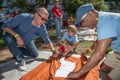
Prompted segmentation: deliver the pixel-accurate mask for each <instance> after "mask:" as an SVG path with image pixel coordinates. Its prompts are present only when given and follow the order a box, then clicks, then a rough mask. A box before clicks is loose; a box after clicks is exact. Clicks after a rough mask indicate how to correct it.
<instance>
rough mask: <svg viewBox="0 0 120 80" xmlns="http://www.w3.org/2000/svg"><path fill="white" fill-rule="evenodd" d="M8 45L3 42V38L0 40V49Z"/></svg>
mask: <svg viewBox="0 0 120 80" xmlns="http://www.w3.org/2000/svg"><path fill="white" fill-rule="evenodd" d="M5 46H6V45H5V43H4V41H3V40H2V38H0V49H1V48H4V47H5Z"/></svg>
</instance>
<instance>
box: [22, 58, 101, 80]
mask: <svg viewBox="0 0 120 80" xmlns="http://www.w3.org/2000/svg"><path fill="white" fill-rule="evenodd" d="M66 60H68V61H71V62H75V63H76V67H75V69H74V71H78V70H79V69H80V68H81V67H82V65H83V64H85V63H86V62H87V58H86V57H85V56H82V57H81V58H75V57H67V58H66ZM59 67H60V64H59V58H58V59H52V58H50V59H48V60H47V61H44V62H43V63H41V64H40V65H39V66H37V67H36V68H35V69H33V70H32V71H30V72H28V73H27V74H25V75H24V76H22V78H21V79H20V80H65V78H64V77H55V72H56V70H57V68H59ZM77 80H99V72H98V66H96V67H95V68H93V69H92V70H91V71H89V72H88V73H87V74H86V75H84V76H83V77H81V78H80V79H77Z"/></svg>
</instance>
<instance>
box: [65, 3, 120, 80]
mask: <svg viewBox="0 0 120 80" xmlns="http://www.w3.org/2000/svg"><path fill="white" fill-rule="evenodd" d="M76 15H77V18H76V20H75V24H80V25H81V26H86V27H88V28H90V29H93V28H96V30H97V37H98V41H97V43H96V46H95V48H94V54H93V55H92V56H91V57H90V59H89V61H88V62H87V63H86V64H85V65H84V66H83V67H82V68H81V69H80V70H79V71H77V72H71V73H70V74H69V75H68V77H67V79H68V80H71V79H77V78H80V77H81V76H83V75H84V74H86V73H88V72H89V71H90V70H91V69H92V68H94V67H95V66H96V65H97V64H99V62H100V61H101V60H102V59H103V58H104V56H105V51H106V50H107V48H108V47H109V46H110V47H111V49H112V51H110V52H109V54H108V55H107V56H106V59H105V61H104V62H103V63H102V65H101V70H102V71H105V72H108V73H109V74H108V76H106V79H105V80H111V79H112V80H120V74H119V72H120V24H119V23H120V14H118V13H111V12H98V11H96V10H95V9H94V7H93V5H92V4H85V5H82V6H80V7H79V8H78V10H77V12H76Z"/></svg>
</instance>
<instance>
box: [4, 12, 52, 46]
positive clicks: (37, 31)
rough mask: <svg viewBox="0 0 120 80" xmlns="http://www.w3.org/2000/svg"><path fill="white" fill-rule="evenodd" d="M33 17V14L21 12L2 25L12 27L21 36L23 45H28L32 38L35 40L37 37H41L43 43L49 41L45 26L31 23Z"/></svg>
mask: <svg viewBox="0 0 120 80" xmlns="http://www.w3.org/2000/svg"><path fill="white" fill-rule="evenodd" d="M33 18H34V15H33V14H28V13H22V14H20V15H18V16H16V17H13V18H12V19H9V20H7V21H6V22H5V24H4V25H3V27H4V28H5V27H9V28H12V29H13V30H14V31H15V32H16V33H18V34H19V35H20V36H21V37H22V39H23V41H24V43H25V45H28V44H29V43H30V42H31V41H32V40H35V39H37V38H38V37H42V39H43V40H44V42H45V43H50V39H49V36H48V32H47V29H46V26H45V25H44V24H43V25H41V26H40V25H39V26H34V25H32V20H33Z"/></svg>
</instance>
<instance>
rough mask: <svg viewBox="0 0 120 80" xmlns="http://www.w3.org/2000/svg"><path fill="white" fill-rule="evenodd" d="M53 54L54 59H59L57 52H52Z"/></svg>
mask: <svg viewBox="0 0 120 80" xmlns="http://www.w3.org/2000/svg"><path fill="white" fill-rule="evenodd" d="M52 53H53V55H52V57H53V58H57V57H58V54H57V52H56V51H55V50H54V51H52Z"/></svg>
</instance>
